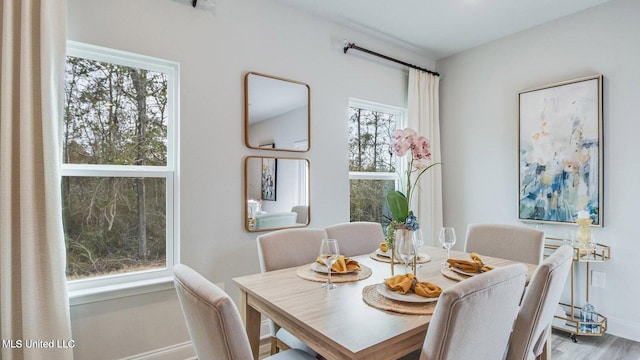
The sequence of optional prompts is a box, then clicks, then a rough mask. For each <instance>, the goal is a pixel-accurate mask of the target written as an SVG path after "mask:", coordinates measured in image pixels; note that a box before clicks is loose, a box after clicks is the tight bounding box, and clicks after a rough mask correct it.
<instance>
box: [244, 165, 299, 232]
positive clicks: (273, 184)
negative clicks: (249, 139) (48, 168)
mask: <svg viewBox="0 0 640 360" xmlns="http://www.w3.org/2000/svg"><path fill="white" fill-rule="evenodd" d="M244 173H245V204H246V205H245V227H246V229H247V230H249V231H266V230H274V229H283V228H290V227H303V226H307V225H309V160H307V159H298V158H287V157H271V156H248V157H247V158H245V171H244Z"/></svg>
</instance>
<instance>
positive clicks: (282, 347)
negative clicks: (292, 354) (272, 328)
mask: <svg viewBox="0 0 640 360" xmlns="http://www.w3.org/2000/svg"><path fill="white" fill-rule="evenodd" d="M276 341H277V347H278V350H277V351H284V350H289V349H291V347H290V346H289V345H287V344H285V343H283V342H282V341H281V340H280V339H278V338H276Z"/></svg>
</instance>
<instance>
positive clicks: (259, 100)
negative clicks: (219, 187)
mask: <svg viewBox="0 0 640 360" xmlns="http://www.w3.org/2000/svg"><path fill="white" fill-rule="evenodd" d="M244 86H245V89H244V90H245V92H244V93H245V109H244V110H245V142H246V144H247V146H248V147H250V148H253V149H258V148H261V149H265V147H264V145H266V144H269V145H271V144H273V146H269V147H268V149H269V150H288V151H308V150H309V86H308V85H307V84H304V83H301V82H297V81H293V80H287V79H282V78H277V77H274V76H269V75H264V74H258V73H254V72H250V73H248V74H247V75H246V76H245V81H244Z"/></svg>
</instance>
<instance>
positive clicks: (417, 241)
mask: <svg viewBox="0 0 640 360" xmlns="http://www.w3.org/2000/svg"><path fill="white" fill-rule="evenodd" d="M413 245H414V246H415V247H416V262H417V260H418V259H419V258H420V257H419V256H418V255H419V252H418V250H419V249H420V247H422V245H424V238H423V237H422V229H418V230H415V231H413ZM416 266H417V267H419V268H421V267H422V264H419V263H416Z"/></svg>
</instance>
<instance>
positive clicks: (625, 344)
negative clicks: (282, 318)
mask: <svg viewBox="0 0 640 360" xmlns="http://www.w3.org/2000/svg"><path fill="white" fill-rule="evenodd" d="M577 339H578V343H574V342H573V341H571V339H570V338H569V335H568V334H567V333H565V332H561V331H556V330H554V331H553V337H552V340H551V347H552V349H553V350H552V355H551V360H640V342H635V341H631V340H627V339H623V338H619V337H616V336H613V335H609V334H604V335H603V336H578V337H577ZM269 349H270V344H269V342H268V341H263V342H262V345H261V346H260V358H261V359H263V358H265V357H267V356H268V355H269Z"/></svg>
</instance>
